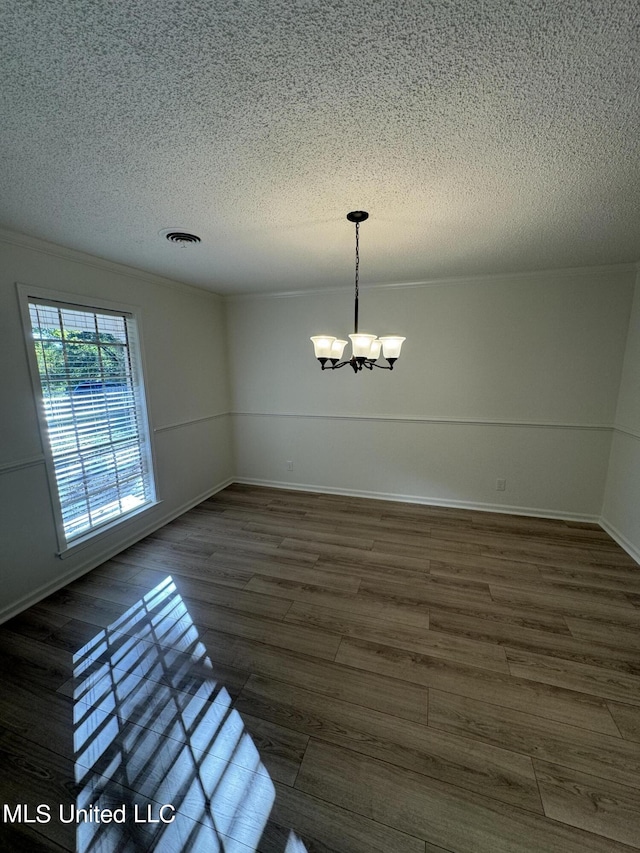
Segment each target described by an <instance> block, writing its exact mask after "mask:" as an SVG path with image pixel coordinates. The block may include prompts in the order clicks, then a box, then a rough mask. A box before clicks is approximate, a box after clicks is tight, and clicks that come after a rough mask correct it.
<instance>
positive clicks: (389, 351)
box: [311, 210, 406, 373]
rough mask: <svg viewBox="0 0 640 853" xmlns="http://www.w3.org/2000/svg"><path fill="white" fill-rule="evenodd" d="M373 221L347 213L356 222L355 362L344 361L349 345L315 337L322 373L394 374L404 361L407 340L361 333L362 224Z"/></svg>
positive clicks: (360, 214)
mask: <svg viewBox="0 0 640 853" xmlns="http://www.w3.org/2000/svg"><path fill="white" fill-rule="evenodd" d="M368 218H369V214H368V213H367V211H366V210H352V211H351V213H347V219H348V220H349V222H353V223H354V224H355V226H356V276H355V278H356V282H355V299H354V322H353V334H352V335H349V338H350V339H351V358H350V359H348V360H345V361H343V360H342V354H343V353H344V348H345V347H346V345H347V341H344V340H342V339H340V338H334V337H332V336H331V335H313V337H312V338H311V342H312V343H313V349H314V352H315V356H316V358H317V359H318V361H319V362H320V367H321V368H322V370H329V369H331V370H338V369H339V368H340V367H344V366H345V365H346V364H349V365H351V367H352V368H353V370H354V372H355V373H358V372H359V371H361V370H362V369H363V368H364V367H366V368H367V369H368V370H373V368H374V367H379V368H381V369H382V370H393V365H394V364H395V362H396V361H397V360H398V358H399V357H400V350H401V349H402V344H403V342H404V341H405V340H406V338H402V337H400V336H398V335H385V336H384V337H381V338H379V337H377V335H371V334H369V333H367V332H359V331H358V300H359V289H360V223H361V222H364V221H365V220H366V219H368ZM381 350H382V354H383V356H384V358H385V360H386V362H387V363H386V364H379V363H378V359H379V358H380V351H381Z"/></svg>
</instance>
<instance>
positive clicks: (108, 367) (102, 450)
mask: <svg viewBox="0 0 640 853" xmlns="http://www.w3.org/2000/svg"><path fill="white" fill-rule="evenodd" d="M28 309H29V321H30V325H31V333H32V336H33V344H34V354H35V363H36V364H37V376H38V378H39V386H40V389H41V392H42V416H43V421H44V424H45V425H46V434H47V439H48V441H47V442H45V444H48V447H45V451H46V453H47V456H48V461H49V468H50V471H51V472H52V473H53V477H52V479H53V480H54V481H55V485H56V492H57V498H58V504H59V506H58V509H59V516H60V517H59V519H58V526H59V533H60V534H61V535H60V538H61V540H62V541H61V545H62V546H63V548H64V547H68V546H70V545H73V544H75V543H77V542H78V541H79V540H80V539H84V538H85V537H87V536H88V535H90V534H93V533H94V532H96V531H99V530H101V529H104V527H105V526H107V525H111V524H112V523H113V522H115V521H117V520H121V519H123V518H124V517H127V516H129V515H131V514H132V513H135V512H137V511H139V510H140V509H142V508H144V507H147V506H149V505H150V504H152V503H154V502H155V490H154V483H153V472H152V467H151V453H150V444H149V431H148V427H147V419H146V411H145V406H144V391H143V387H142V376H141V370H140V366H139V351H138V343H137V336H136V322H135V319H134V318H133V316H132V315H131V314H128V313H123V312H116V311H111V310H107V309H103V308H95V309H94V308H89V307H85V306H78V305H73V304H67V303H63V302H55V301H52V300H50V299H40V298H34V297H29V299H28ZM34 372H35V370H34Z"/></svg>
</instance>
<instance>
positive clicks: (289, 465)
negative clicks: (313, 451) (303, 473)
mask: <svg viewBox="0 0 640 853" xmlns="http://www.w3.org/2000/svg"><path fill="white" fill-rule="evenodd" d="M287 471H293V462H292V460H291V459H287Z"/></svg>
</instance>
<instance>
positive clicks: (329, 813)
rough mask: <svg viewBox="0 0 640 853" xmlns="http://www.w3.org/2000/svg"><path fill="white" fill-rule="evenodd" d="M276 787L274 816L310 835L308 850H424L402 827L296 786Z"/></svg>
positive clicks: (323, 852) (348, 852)
mask: <svg viewBox="0 0 640 853" xmlns="http://www.w3.org/2000/svg"><path fill="white" fill-rule="evenodd" d="M275 788H276V799H275V803H274V805H273V810H272V812H271V814H272V817H273V820H275V821H278V822H279V823H281V824H283V825H284V826H291V827H293V828H294V829H295V830H296V831H297V832H298V833H300V835H302V836H303V837H304V838H305V840H306V839H307V838H310V839H313V841H312V843H309V846H308V847H306V846H305V848H304V849H305V850H308V853H316V851H317V853H392V851H393V853H424V842H423V841H421V840H420V839H418V838H414V837H412V836H410V835H407V834H406V832H403V831H402V830H398V829H392V828H391V827H389V826H386V825H385V824H384V823H380V822H379V821H377V820H375V819H372V818H367V817H363V816H362V815H359V814H355V813H354V812H352V811H350V810H348V809H343V808H340V807H339V806H336V805H334V804H333V803H330V802H327V801H326V800H323V799H318V798H317V797H313V796H311V795H310V794H305V793H304V792H302V791H298V790H296V789H295V788H287V787H286V786H284V785H279V784H277V783H276V786H275ZM280 850H281V851H282V847H281V848H280ZM302 850H303V848H300V853H302ZM285 853H286V851H285ZM294 853H298V851H297V850H296V849H295V848H294Z"/></svg>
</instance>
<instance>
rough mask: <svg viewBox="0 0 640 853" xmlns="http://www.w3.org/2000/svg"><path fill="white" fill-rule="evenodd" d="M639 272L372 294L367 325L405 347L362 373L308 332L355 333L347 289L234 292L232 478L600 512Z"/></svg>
mask: <svg viewBox="0 0 640 853" xmlns="http://www.w3.org/2000/svg"><path fill="white" fill-rule="evenodd" d="M634 275H635V272H634V270H633V269H632V268H631V267H624V268H623V267H620V268H609V269H604V270H581V271H575V270H574V271H565V272H562V271H560V272H555V273H553V272H550V273H540V274H531V275H518V276H513V277H496V278H482V279H475V280H465V281H458V282H445V283H440V284H430V285H423V286H418V287H390V288H375V289H365V290H364V291H362V292H361V306H360V329H361V331H372V332H375V333H377V334H385V333H387V334H390V333H399V334H404V335H406V336H407V342H406V343H405V345H404V349H403V354H402V358H401V359H400V361H399V362H398V364H397V365H396V368H395V369H394V371H393V372H389V371H376V370H374V372H373V373H369V372H367V373H363V374H358V375H357V376H356V375H354V373H353V371H352V370H351V369H350V368H349V367H345V368H343V369H342V370H340V371H335V372H326V371H325V372H324V373H322V372H321V371H320V369H319V366H318V364H317V362H316V361H315V360H314V358H313V352H312V347H311V344H310V342H309V340H308V339H309V336H310V335H312V334H318V333H322V332H324V333H327V332H329V333H333V334H336V335H338V336H346V335H347V334H348V333H349V332H350V331H351V323H352V306H353V302H352V292H351V290H350V288H349V286H348V285H346V286H345V289H344V292H342V291H341V292H331V293H323V294H319V293H314V294H298V295H290V296H280V297H277V296H271V297H264V296H256V297H244V298H235V299H229V300H228V321H229V322H228V328H229V342H230V365H231V376H232V383H231V384H232V389H233V409H234V421H235V439H236V478H237V479H239V480H245V481H249V482H262V483H265V484H277V485H287V486H292V487H298V488H312V489H319V490H324V491H338V492H345V493H352V494H354V493H355V494H367V495H371V496H390V497H394V498H401V499H407V500H415V501H424V502H427V503H444V504H449V505H464V506H478V507H481V508H486V509H489V508H496V509H500V510H504V511H518V512H525V513H533V514H542V515H559V516H563V517H578V518H591V519H597V518H599V516H600V511H601V506H602V496H603V493H604V486H605V480H606V472H607V464H608V458H609V451H610V443H611V426H612V424H613V420H614V415H615V411H616V402H617V397H618V389H619V382H620V374H621V369H622V363H623V357H624V349H625V337H626V330H627V326H628V321H629V311H630V306H631V301H632V296H633V280H634ZM287 460H291V461H292V462H293V470H292V471H288V470H287V469H286V462H287ZM497 478H505V479H506V480H507V488H506V490H505V491H504V492H498V491H496V488H495V486H496V479H497Z"/></svg>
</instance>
